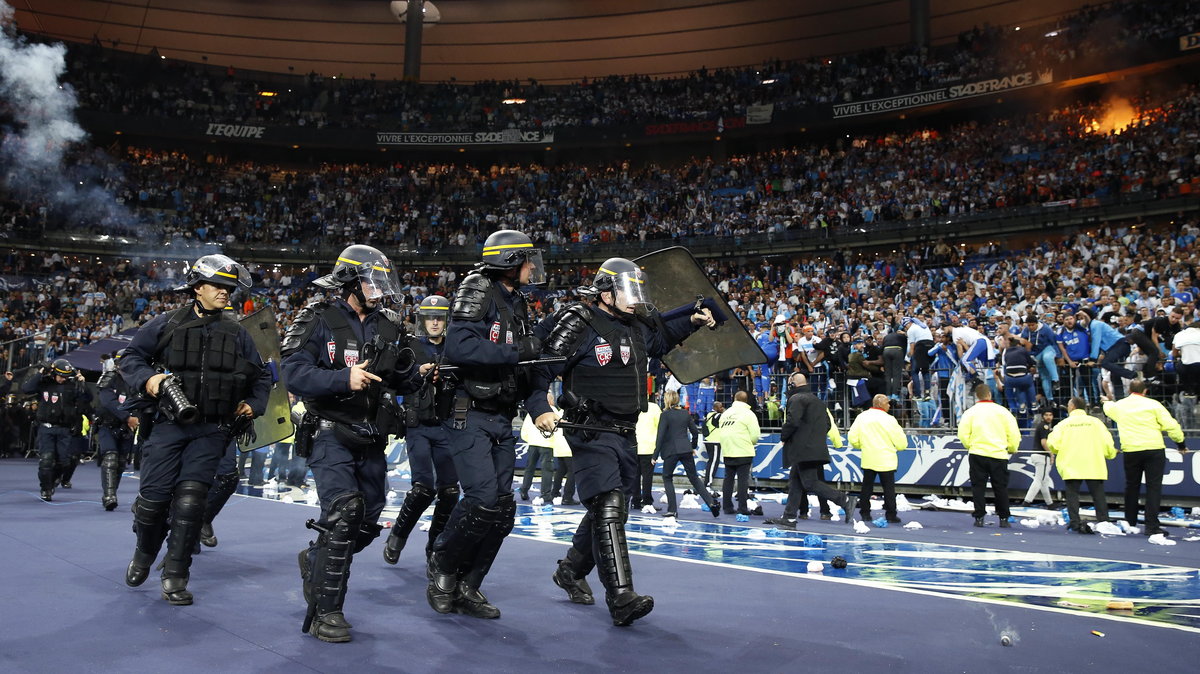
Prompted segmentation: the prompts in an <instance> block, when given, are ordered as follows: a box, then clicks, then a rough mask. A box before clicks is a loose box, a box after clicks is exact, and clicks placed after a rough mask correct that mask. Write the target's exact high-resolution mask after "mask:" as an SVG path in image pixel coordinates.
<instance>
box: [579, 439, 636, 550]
mask: <svg viewBox="0 0 1200 674" xmlns="http://www.w3.org/2000/svg"><path fill="white" fill-rule="evenodd" d="M605 423H606V422H604V421H601V422H600V425H605ZM565 437H566V439H567V443H568V444H569V445H571V470H572V471H573V472H574V473H575V487H576V489H578V490H579V500H580V501H581V502H583V503H587V502H588V501H589V500H590V499H592V498H593V497H596V496H599V495H601V494H607V493H608V492H611V491H620V492H621V493H623V494H624V495H625V497H626V498H628V497H629V495H631V494H634V493H636V491H637V454H636V452H637V449H636V445H635V444H634V443H633V432H632V431H630V433H629V435H628V436H626V435H621V434H617V433H595V432H590V433H589V432H587V431H578V430H570V431H567V432H566V436H565ZM565 497H566V495H565V494H564V498H565ZM591 524H592V518H591V517H584V518H583V520H582V521H581V522H580V523H579V527H578V528H577V529H576V530H575V536H574V537H573V538H572V539H571V546H572V547H574V548H575V549H576V550H577V551H579V552H580V553H583V555H584V557H585V559H588V560H591V559H592V527H591Z"/></svg>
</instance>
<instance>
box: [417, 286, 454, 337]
mask: <svg viewBox="0 0 1200 674" xmlns="http://www.w3.org/2000/svg"><path fill="white" fill-rule="evenodd" d="M431 318H439V319H441V321H442V325H441V328H440V329H439V330H438V331H437V333H436V334H435V333H434V332H433V331H431V330H430V329H429V325H428V323H427V322H426V321H428V320H429V319H431ZM449 319H450V300H448V299H446V298H445V297H442V296H441V295H430V296H429V297H426V298H425V299H423V300H421V304H420V305H419V306H418V307H417V334H418V335H421V336H422V337H439V336H441V335H443V334H445V332H446V322H447V321H448V320H449Z"/></svg>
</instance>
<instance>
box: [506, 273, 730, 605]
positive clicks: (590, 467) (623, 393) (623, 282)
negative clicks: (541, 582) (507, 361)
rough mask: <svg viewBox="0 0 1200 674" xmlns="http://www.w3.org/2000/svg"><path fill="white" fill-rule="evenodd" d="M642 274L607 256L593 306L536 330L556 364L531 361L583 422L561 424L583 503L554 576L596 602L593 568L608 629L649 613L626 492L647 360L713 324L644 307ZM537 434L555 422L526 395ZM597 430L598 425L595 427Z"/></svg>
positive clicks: (632, 487) (566, 312)
mask: <svg viewBox="0 0 1200 674" xmlns="http://www.w3.org/2000/svg"><path fill="white" fill-rule="evenodd" d="M643 286H644V276H643V273H642V271H641V270H640V269H639V268H638V267H637V265H635V264H634V263H633V262H631V261H629V260H626V259H624V258H619V257H617V258H610V259H608V260H606V261H605V262H604V264H602V265H601V266H600V270H599V271H598V272H597V273H596V277H595V279H594V280H593V282H592V289H591V290H592V291H593V292H594V293H596V295H595V299H594V300H593V302H592V303H591V304H582V303H576V304H571V305H568V306H566V307H564V308H563V309H562V310H560V311H559V312H558V313H556V314H555V315H553V316H550V317H548V318H546V319H545V320H544V321H542V323H540V324H539V326H538V335H539V336H542V337H544V338H545V342H544V344H545V346H544V349H543V351H544V353H546V354H548V355H551V356H565V357H567V361H566V363H565V364H564V365H539V366H538V367H537V368H536V369H535V373H536V374H535V378H534V379H535V385H536V386H538V387H539V388H540V390H545V389H546V387H547V386H548V385H549V383H550V381H551V380H552V379H553V378H554V377H555V376H556V375H561V376H562V379H563V398H562V399H561V400H560V406H561V407H562V408H563V411H564V413H565V416H564V419H566V420H567V421H568V422H572V423H575V424H582V425H584V426H588V427H590V429H588V430H583V429H578V428H571V427H570V426H567V429H566V431H565V433H564V437H565V438H566V440H567V444H569V445H570V446H571V454H572V457H573V460H574V468H575V471H576V473H575V474H576V475H577V480H578V489H579V494H580V498H581V500H582V501H583V503H584V505H586V506H587V514H586V515H584V518H583V520H582V521H581V522H580V524H579V527H578V529H577V530H576V531H575V536H574V539H573V540H572V542H571V549H570V550H568V551H567V556H566V558H565V559H562V560H560V561H559V564H558V569H557V570H556V571H555V573H554V576H553V580H554V583H555V584H556V585H558V586H559V587H561V588H563V589H564V590H565V591H566V593H567V596H568V597H569V598H570V599H571V601H572V602H575V603H578V604H591V603H593V602H594V598H593V597H592V592H591V588H590V587H589V586H588V585H587V581H586V578H587V575H588V573H590V572H591V569H592V568H593V567H595V568H597V569H598V573H599V576H600V582H601V583H602V584H603V585H604V588H605V591H606V598H607V604H608V610H609V613H610V615H611V617H612V621H613V624H614V625H618V626H625V625H629V624H631V623H633V621H634V620H637V619H638V618H641V617H643V616H645V615H646V614H648V613H650V611H651V610H652V609H653V608H654V598H653V597H650V596H646V595H639V594H638V593H637V592H635V591H634V589H633V574H632V568H631V567H630V563H629V549H628V546H627V545H626V541H625V528H624V525H625V521H626V520H627V519H628V516H629V497H630V496H631V495H633V494H635V493H637V455H636V448H635V447H634V429H635V425H636V423H637V418H638V414H639V413H641V412H644V411H645V410H646V403H647V399H646V369H647V366H648V358H661V357H662V356H663V355H664V354H666V353H667V352H668V351H670V350H671V349H672V348H673V347H674V346H675V345H677V344H679V343H681V342H682V341H683V340H684V339H685V338H686V337H687V336H688V335H690V334H692V332H693V331H695V330H696V329H697V328H698V327H699V326H703V325H708V326H710V327H711V326H713V325H715V322H714V321H713V318H712V315H711V314H710V313H709V310H708V309H696V310H695V311H694V312H692V313H687V312H684V313H681V314H680V315H679V316H677V317H675V318H672V319H670V320H665V321H664V320H663V318H662V317H661V316H660V315H659V314H658V313H657V312H655V311H653V310H652V309H650V306H649V303H648V301H647V298H646V296H645V291H644V290H643ZM525 408H526V409H527V410H529V413H530V414H532V415H534V419H535V420H536V422H535V423H536V424H537V426H538V428H540V429H541V430H542V431H544V432H547V433H549V432H551V431H553V430H554V429H555V427H556V425H557V421H558V419H557V416H556V415H555V414H554V413H553V412H552V411H551V410H550V407H549V404H548V403H547V401H546V396H545V395H543V394H542V393H540V391H539V393H537V394H535V395H533V396H530V398H529V399H528V400H526V401H525ZM601 429H605V430H601Z"/></svg>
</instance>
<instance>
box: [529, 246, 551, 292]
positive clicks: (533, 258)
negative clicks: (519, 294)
mask: <svg viewBox="0 0 1200 674" xmlns="http://www.w3.org/2000/svg"><path fill="white" fill-rule="evenodd" d="M525 261H526V262H529V263H532V264H533V268H532V269H531V270H530V271H529V285H535V286H538V285H542V284H543V283H545V282H546V266H545V265H544V264H543V263H542V251H541V249H538V248H533V249H531V250H529V251H528V252H526V253H525Z"/></svg>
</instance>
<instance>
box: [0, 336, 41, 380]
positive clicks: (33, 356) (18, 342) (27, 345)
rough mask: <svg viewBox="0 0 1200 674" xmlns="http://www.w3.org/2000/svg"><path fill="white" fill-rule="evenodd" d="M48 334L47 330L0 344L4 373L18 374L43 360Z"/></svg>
mask: <svg viewBox="0 0 1200 674" xmlns="http://www.w3.org/2000/svg"><path fill="white" fill-rule="evenodd" d="M49 334H50V331H49V330H42V331H40V332H35V333H33V334H32V335H27V336H25V337H19V338H17V339H13V340H9V341H7V342H4V343H0V349H3V351H2V352H0V353H3V354H4V371H5V372H18V371H20V370H24V369H25V368H27V367H29V366H30V365H36V364H37V363H40V362H42V361H43V360H45V355H46V338H47V337H48V336H49ZM39 339H40V340H41V341H39Z"/></svg>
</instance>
